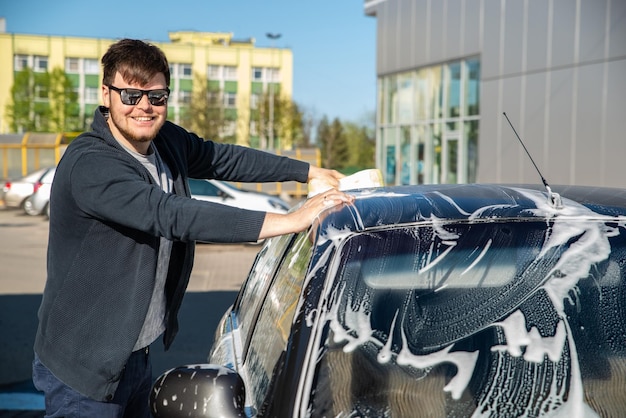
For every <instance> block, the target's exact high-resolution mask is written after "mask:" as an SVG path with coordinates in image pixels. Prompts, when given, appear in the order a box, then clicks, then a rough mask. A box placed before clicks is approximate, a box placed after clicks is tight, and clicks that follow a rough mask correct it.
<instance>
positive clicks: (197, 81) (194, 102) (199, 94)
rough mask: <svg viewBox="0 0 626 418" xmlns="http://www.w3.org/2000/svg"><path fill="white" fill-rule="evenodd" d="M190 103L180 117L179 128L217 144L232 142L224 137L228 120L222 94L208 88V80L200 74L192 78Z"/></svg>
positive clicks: (229, 138)
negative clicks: (181, 127)
mask: <svg viewBox="0 0 626 418" xmlns="http://www.w3.org/2000/svg"><path fill="white" fill-rule="evenodd" d="M193 86H194V88H193V93H192V95H191V101H190V103H189V105H188V106H186V107H185V110H184V112H183V114H182V116H181V126H183V127H184V128H185V129H187V130H189V131H192V132H195V133H196V134H197V135H198V136H200V137H202V138H206V139H211V140H214V141H218V142H232V141H233V140H232V138H231V137H230V136H229V135H226V134H225V133H226V131H227V129H226V128H227V126H228V123H229V121H228V119H227V117H226V111H225V108H224V104H223V103H224V94H223V92H222V91H221V90H219V89H217V88H212V87H210V83H209V80H207V79H206V77H203V76H202V75H200V74H196V75H195V76H194V82H193Z"/></svg>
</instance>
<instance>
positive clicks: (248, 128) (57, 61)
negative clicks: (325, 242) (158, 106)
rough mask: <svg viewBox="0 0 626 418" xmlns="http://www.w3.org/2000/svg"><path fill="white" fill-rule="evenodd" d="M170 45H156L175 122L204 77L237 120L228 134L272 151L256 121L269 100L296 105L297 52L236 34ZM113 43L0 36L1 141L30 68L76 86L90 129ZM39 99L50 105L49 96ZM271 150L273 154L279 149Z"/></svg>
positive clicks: (178, 36) (185, 35)
mask: <svg viewBox="0 0 626 418" xmlns="http://www.w3.org/2000/svg"><path fill="white" fill-rule="evenodd" d="M169 38H170V42H152V43H154V44H155V45H157V46H158V47H160V48H161V49H162V50H163V51H164V52H165V54H166V55H167V57H168V60H169V63H170V71H171V82H170V90H171V96H170V100H169V103H168V113H169V119H170V120H172V121H173V122H175V123H180V122H181V115H182V114H183V113H184V112H185V109H186V107H188V106H189V104H190V103H191V99H192V93H193V92H194V80H197V77H202V78H204V79H206V80H207V82H208V83H209V85H210V86H212V87H213V88H219V91H220V92H221V93H222V94H221V100H223V107H224V109H225V111H227V112H229V114H230V116H231V118H230V119H232V120H233V121H232V123H231V124H230V125H229V126H227V127H226V128H225V134H226V135H235V136H236V141H237V143H239V144H243V145H251V146H255V147H259V146H261V147H263V145H264V144H267V142H266V140H265V138H262V137H260V136H261V134H260V133H259V132H260V129H258V127H257V126H256V123H255V122H254V121H253V119H254V118H251V114H252V113H253V112H255V109H257V107H258V103H260V100H262V98H263V96H264V95H268V94H269V97H278V95H280V96H281V97H282V98H284V99H287V100H291V97H292V91H293V55H292V52H291V50H289V49H285V48H273V47H272V48H257V47H255V45H254V43H255V40H254V39H253V38H251V39H246V40H236V39H233V34H232V33H206V32H171V33H169ZM113 42H115V40H113V39H93V38H77V37H64V36H41V35H28V34H13V33H0V62H1V63H3V65H1V66H0V134H3V133H12V132H10V125H9V120H8V117H7V110H6V109H7V105H8V104H10V103H11V86H12V85H13V82H14V78H15V75H16V74H17V73H18V72H19V71H21V70H23V69H25V68H30V69H32V70H33V71H34V72H35V73H38V72H39V73H44V72H47V71H52V70H54V69H56V68H61V69H63V70H64V71H65V73H66V74H67V75H68V77H69V78H70V80H71V81H72V83H73V85H74V88H75V91H76V93H77V95H78V102H79V107H80V111H79V113H80V115H79V117H80V118H81V119H80V120H81V121H82V125H83V129H87V128H88V127H89V125H90V122H91V119H92V116H93V111H94V109H95V108H96V107H97V106H98V105H99V104H100V103H101V94H100V91H101V85H102V68H101V65H100V58H101V57H102V55H103V54H104V53H105V52H106V50H107V48H108V47H109V45H110V44H111V43H113ZM9 64H12V65H9ZM196 84H198V83H196ZM196 88H197V86H196ZM37 97H38V96H37ZM36 100H41V101H45V100H47V99H46V97H45V95H42V96H41V97H38V98H37V99H36ZM270 113H271V112H270ZM270 117H271V116H270ZM285 145H287V144H281V147H285ZM266 147H267V148H273V146H272V145H268V146H266Z"/></svg>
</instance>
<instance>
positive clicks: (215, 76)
mask: <svg viewBox="0 0 626 418" xmlns="http://www.w3.org/2000/svg"><path fill="white" fill-rule="evenodd" d="M220 70H221V67H220V66H219V65H209V67H208V68H207V77H208V78H209V80H219V79H221V75H222V74H221V71H220Z"/></svg>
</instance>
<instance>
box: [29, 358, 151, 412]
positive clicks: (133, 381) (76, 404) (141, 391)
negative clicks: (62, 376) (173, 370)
mask: <svg viewBox="0 0 626 418" xmlns="http://www.w3.org/2000/svg"><path fill="white" fill-rule="evenodd" d="M33 383H34V384H35V387H36V388H37V389H38V390H40V391H42V392H44V395H45V403H46V415H45V418H86V417H94V418H126V417H128V418H149V417H150V416H151V415H150V406H149V398H150V390H151V388H152V366H151V364H150V358H149V353H148V350H147V349H144V350H138V351H135V352H133V353H132V354H131V356H130V358H129V359H128V362H127V363H126V367H125V368H124V372H123V373H122V378H121V380H120V384H119V386H118V387H117V390H116V391H115V395H114V396H113V399H112V400H111V401H110V402H99V401H96V400H94V399H91V398H89V397H87V396H84V395H81V394H80V393H78V392H76V391H75V390H74V389H72V388H71V387H69V386H67V385H66V384H64V383H63V382H61V381H60V380H59V379H57V378H56V376H54V375H53V374H52V372H51V371H50V370H48V368H47V367H46V366H44V365H43V364H42V363H41V361H39V358H38V357H37V355H35V359H34V360H33Z"/></svg>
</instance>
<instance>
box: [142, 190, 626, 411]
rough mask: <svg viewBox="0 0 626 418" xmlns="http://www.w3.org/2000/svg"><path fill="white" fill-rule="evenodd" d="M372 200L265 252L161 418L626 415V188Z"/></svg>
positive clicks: (388, 195)
mask: <svg viewBox="0 0 626 418" xmlns="http://www.w3.org/2000/svg"><path fill="white" fill-rule="evenodd" d="M553 189H554V192H551V191H550V190H549V189H548V193H546V191H545V190H542V189H540V188H533V187H522V186H500V185H436V186H434V185H430V186H399V187H390V188H379V189H364V190H361V191H356V192H353V193H354V194H355V196H356V201H355V203H354V204H353V205H347V206H344V207H342V208H339V209H337V208H335V209H329V210H328V211H326V212H325V213H323V214H322V216H321V217H320V219H319V222H317V223H316V224H315V225H314V226H313V227H312V228H311V229H310V230H309V231H307V232H303V233H300V234H293V235H285V236H281V237H276V238H272V239H270V240H267V242H266V243H265V245H264V246H263V247H262V249H261V251H260V252H259V254H258V256H257V259H256V261H255V263H254V265H253V266H252V269H251V271H250V273H249V276H248V278H247V280H246V281H245V283H244V284H243V286H242V288H241V290H240V292H239V294H238V296H237V298H236V300H235V302H234V305H233V306H232V307H231V308H230V309H229V310H228V312H226V313H225V315H224V317H223V318H222V320H221V323H220V325H219V327H218V330H217V331H216V335H215V340H214V345H213V347H212V349H211V351H210V355H209V358H208V363H207V364H198V365H186V366H181V367H178V368H175V369H172V370H170V371H167V372H165V373H164V374H163V375H161V376H160V377H159V378H158V379H157V381H156V382H155V384H154V386H153V390H152V394H151V407H152V412H153V415H154V416H155V417H166V416H167V417H182V416H196V417H209V416H247V417H254V416H262V417H422V416H423V417H521V416H524V417H539V416H550V417H554V416H568V417H569V416H585V417H596V416H603V417H618V416H623V413H624V411H626V189H602V188H591V187H554V188H553Z"/></svg>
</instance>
